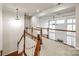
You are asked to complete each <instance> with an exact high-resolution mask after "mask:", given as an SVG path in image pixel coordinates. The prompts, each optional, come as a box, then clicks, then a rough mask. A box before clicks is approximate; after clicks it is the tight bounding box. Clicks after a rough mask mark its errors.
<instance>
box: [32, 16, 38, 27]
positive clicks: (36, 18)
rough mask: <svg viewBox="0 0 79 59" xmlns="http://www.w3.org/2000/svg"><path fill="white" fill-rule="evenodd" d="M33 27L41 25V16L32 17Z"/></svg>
mask: <svg viewBox="0 0 79 59" xmlns="http://www.w3.org/2000/svg"><path fill="white" fill-rule="evenodd" d="M31 27H39V18H38V17H35V16H34V17H32V18H31Z"/></svg>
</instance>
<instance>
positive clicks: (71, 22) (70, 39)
mask: <svg viewBox="0 0 79 59" xmlns="http://www.w3.org/2000/svg"><path fill="white" fill-rule="evenodd" d="M67 30H71V31H75V30H76V20H75V19H74V18H71V19H70V18H69V19H67ZM67 44H69V45H72V46H76V33H75V32H67Z"/></svg>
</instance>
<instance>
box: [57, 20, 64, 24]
mask: <svg viewBox="0 0 79 59" xmlns="http://www.w3.org/2000/svg"><path fill="white" fill-rule="evenodd" d="M63 23H65V20H56V24H63Z"/></svg>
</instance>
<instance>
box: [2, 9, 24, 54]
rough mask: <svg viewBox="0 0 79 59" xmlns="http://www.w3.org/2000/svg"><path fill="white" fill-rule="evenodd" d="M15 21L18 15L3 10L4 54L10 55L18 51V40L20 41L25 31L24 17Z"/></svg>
mask: <svg viewBox="0 0 79 59" xmlns="http://www.w3.org/2000/svg"><path fill="white" fill-rule="evenodd" d="M20 16H21V17H20V20H15V18H16V13H13V12H11V11H9V10H7V9H5V8H4V9H3V51H4V52H3V53H4V54H8V53H11V52H13V51H15V50H16V49H17V40H19V39H20V37H21V35H22V34H23V29H24V15H20Z"/></svg>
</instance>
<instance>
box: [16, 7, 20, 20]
mask: <svg viewBox="0 0 79 59" xmlns="http://www.w3.org/2000/svg"><path fill="white" fill-rule="evenodd" d="M18 10H19V9H18V8H17V9H16V20H19V15H18Z"/></svg>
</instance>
